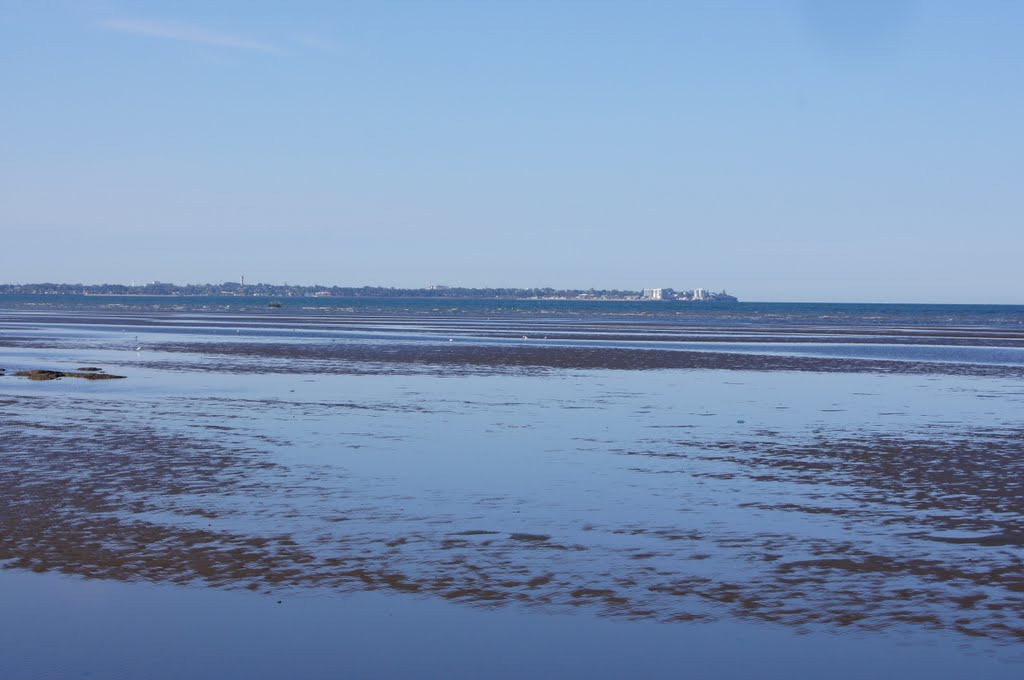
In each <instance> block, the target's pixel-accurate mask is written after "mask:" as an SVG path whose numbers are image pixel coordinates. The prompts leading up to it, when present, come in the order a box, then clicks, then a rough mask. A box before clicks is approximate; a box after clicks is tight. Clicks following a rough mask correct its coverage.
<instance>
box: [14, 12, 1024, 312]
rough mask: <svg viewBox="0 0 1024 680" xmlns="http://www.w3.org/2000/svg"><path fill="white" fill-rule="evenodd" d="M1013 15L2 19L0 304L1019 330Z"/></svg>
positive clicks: (1019, 101)
mask: <svg viewBox="0 0 1024 680" xmlns="http://www.w3.org/2000/svg"><path fill="white" fill-rule="evenodd" d="M1022 26H1024V3H1022V2H1018V1H1016V0H1007V1H1002V2H1001V1H999V0H984V1H980V2H973V3H968V2H961V1H959V0H949V1H943V0H773V1H771V2H764V1H763V0H749V1H740V0H706V1H701V2H697V1H693V2H685V1H683V0H670V1H664V2H661V1H656V0H637V1H636V2H621V1H618V2H607V1H604V0H558V1H552V0H543V1H535V0H516V1H515V2H511V1H509V2H498V1H495V0H465V1H444V0H437V1H436V2H422V1H412V0H410V1H408V2H395V1H389V0H370V1H366V2H362V1H353V2H345V1H343V0H331V1H323V2H319V1H314V0H291V1H288V2H285V1H281V2H260V1H258V0H241V1H233V0H218V1H217V2H209V1H208V0H203V1H189V0H181V1H179V2H174V3H168V2H130V1H128V0H124V1H121V0H76V1H74V2H71V1H68V2H56V1H47V0H33V1H32V2H29V1H27V0H0V236H2V239H0V244H2V246H0V247H2V251H3V255H4V256H3V258H2V264H0V283H19V282H20V283H27V282H43V281H51V282H65V283H129V282H130V281H136V282H144V281H152V280H158V281H166V282H174V283H199V282H220V281H228V280H238V279H239V277H241V276H243V275H244V276H245V278H246V281H248V282H267V283H284V282H287V283H300V284H323V285H342V286H362V285H381V286H396V287H422V286H427V285H431V284H446V285H453V286H471V287H488V286H494V287H503V286H516V287H534V286H536V287H545V286H551V287H555V288H590V287H594V288H620V289H630V290H633V289H637V290H638V289H641V288H645V287H673V288H676V289H688V288H695V287H705V288H710V289H713V290H722V289H725V290H727V291H728V292H730V293H732V294H734V295H737V296H738V297H740V299H743V300H764V301H773V300H779V301H850V302H858V301H865V302H867V301H871V302H956V303H1024V276H1022V275H1021V272H1022V270H1024V267H1022V261H1024V219H1022V217H1024V211H1022V208H1024V204H1022V202H1024V40H1021V39H1020V35H1021V27H1022Z"/></svg>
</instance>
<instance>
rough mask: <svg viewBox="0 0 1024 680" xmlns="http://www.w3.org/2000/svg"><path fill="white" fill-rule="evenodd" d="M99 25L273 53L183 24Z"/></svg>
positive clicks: (258, 44) (109, 21) (137, 21)
mask: <svg viewBox="0 0 1024 680" xmlns="http://www.w3.org/2000/svg"><path fill="white" fill-rule="evenodd" d="M99 25H100V26H102V27H103V28H105V29H107V30H110V31H120V32H122V33H135V34H137V35H148V36H151V37H154V38H166V39H168V40H181V41H184V42H191V43H199V44H201V45H214V46H216V47H230V48H232V49H238V50H262V51H264V52H274V51H276V49H275V48H274V47H273V46H272V45H268V44H266V43H261V42H258V41H255V40H249V39H248V38H243V37H241V36H237V35H232V34H230V33H221V32H219V31H213V30H210V29H208V28H204V27H202V26H195V25H192V24H184V23H179V22H175V21H156V20H153V19H106V20H104V21H101V22H99Z"/></svg>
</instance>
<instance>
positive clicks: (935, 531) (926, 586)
mask: <svg viewBox="0 0 1024 680" xmlns="http://www.w3.org/2000/svg"><path fill="white" fill-rule="evenodd" d="M49 401H50V400H49V399H48V398H45V397H38V398H35V399H28V398H15V399H7V400H5V401H4V403H3V404H2V406H0V408H2V409H3V426H2V433H0V434H2V437H3V441H4V442H5V444H4V455H3V456H0V498H2V499H3V512H2V514H0V523H2V524H0V559H2V560H4V561H5V562H6V565H7V566H8V567H17V568H25V569H33V570H36V571H48V570H57V571H62V572H66V573H73V574H80V575H85V576H90V577H98V578H115V579H127V580H134V579H147V580H156V581H172V582H176V583H190V582H202V583H206V584H210V585H215V586H221V587H230V588H251V589H259V590H271V591H277V590H282V589H294V588H306V587H312V586H316V587H329V588H334V589H341V590H358V589H391V590H396V591H404V592H409V593H421V594H433V595H438V596H441V597H445V598H449V599H452V600H458V601H465V602H471V603H475V604H483V605H492V606H493V605H499V604H505V603H513V602H515V603H520V604H522V605H528V606H547V607H566V606H584V607H588V608H591V609H593V610H595V611H598V612H600V613H603V614H608V615H614V616H624V617H638V618H654V619H658V620H665V621H673V620H677V621H684V620H695V619H712V618H718V617H721V616H723V615H731V616H737V617H743V618H751V619H759V620H765V621H775V622H780V623H784V624H787V625H792V626H798V627H805V626H815V625H819V626H820V625H825V626H842V627H845V626H858V627H864V628H881V627H887V626H892V625H915V626H929V627H941V628H947V629H954V630H957V631H960V632H962V633H964V634H966V635H974V636H985V637H989V638H993V639H998V640H1007V641H1009V640H1018V641H1020V640H1022V639H1024V628H1022V626H1021V620H1022V617H1024V598H1022V597H1021V593H1022V592H1024V577H1022V574H1024V564H1022V561H1021V554H1020V548H1021V536H1022V534H1021V529H1022V525H1021V518H1022V517H1024V507H1022V505H1021V503H1022V501H1021V499H1022V498H1024V493H1022V491H1024V490H1022V488H1021V485H1022V481H1021V480H1022V479H1024V474H1022V473H1024V470H1022V465H1024V461H1022V459H1021V457H1020V455H1019V453H1020V448H1019V444H1018V443H1017V442H1019V441H1020V440H1021V436H1022V435H1024V431H1019V430H1018V431H1002V432H967V433H961V434H959V435H957V436H953V437H950V436H949V433H943V436H942V437H936V439H933V440H916V439H913V438H906V439H904V438H899V437H896V436H888V437H884V438H879V437H877V436H873V435H869V436H863V437H861V436H858V435H857V434H856V433H850V432H831V433H827V434H821V435H818V436H816V437H815V438H814V439H813V440H811V441H788V440H785V439H784V438H780V437H772V436H770V435H769V434H767V433H762V434H761V436H757V437H755V438H754V439H748V440H735V441H705V440H700V439H665V440H662V441H660V442H659V443H658V445H657V446H658V448H657V450H650V448H649V447H648V449H645V450H644V451H642V452H632V451H628V450H620V451H617V453H618V454H619V455H625V456H630V457H636V458H637V459H638V460H645V461H650V464H644V465H643V466H641V467H634V468H632V473H633V474H634V475H640V476H642V475H645V474H654V473H669V474H676V475H686V476H690V477H691V478H692V479H694V480H698V481H701V480H709V481H711V483H716V482H717V483H723V484H724V483H727V482H728V481H735V480H736V479H737V478H745V479H746V480H747V481H748V482H751V483H754V484H755V485H756V487H754V488H756V489H760V490H762V491H761V492H760V493H757V492H754V491H748V493H747V496H748V498H747V500H745V501H744V500H742V499H740V501H739V504H740V505H742V506H743V507H745V508H746V509H748V510H752V511H754V512H755V513H756V514H755V515H750V516H748V518H749V517H755V516H759V515H768V516H773V515H779V514H782V515H786V516H787V521H786V522H783V523H781V524H779V523H773V522H767V521H766V522H764V523H763V524H760V525H759V524H750V525H739V524H736V523H731V522H713V521H709V520H712V519H713V517H708V516H706V515H705V514H703V513H701V512H698V513H697V514H694V513H684V514H680V515H679V517H678V522H677V523H675V524H672V525H656V524H655V525H647V524H636V523H628V524H617V523H611V522H599V521H594V522H585V523H584V524H582V525H581V526H579V527H574V526H572V525H571V523H570V524H567V523H563V522H560V520H558V519H554V520H553V521H550V522H549V523H548V524H547V525H546V526H543V527H540V528H541V529H542V531H537V532H536V533H528V532H521V531H509V530H508V529H506V528H504V527H501V526H492V525H479V524H477V523H476V522H474V521H472V520H470V519H469V518H467V517H460V516H449V515H445V514H442V513H439V514H438V515H436V516H432V515H429V514H417V513H416V512H415V511H411V510H407V509H405V506H406V505H407V504H408V503H407V500H408V499H405V498H403V497H401V496H395V497H391V498H389V497H386V496H383V497H382V496H378V497H374V495H373V494H368V493H366V492H365V489H364V488H361V487H363V486H364V485H365V484H366V483H367V480H361V479H352V478H348V477H347V476H346V475H344V474H342V473H340V472H338V471H337V470H333V469H322V468H316V467H294V468H293V467H289V466H287V465H284V464H281V463H278V462H274V460H273V456H272V455H270V454H269V453H267V452H266V451H263V450H261V449H260V448H259V447H258V446H253V445H243V443H242V442H243V441H245V440H246V438H242V440H238V441H232V439H233V438H232V436H231V432H232V427H233V426H232V425H230V423H231V414H230V412H225V413H220V414H218V416H219V418H220V419H221V422H222V423H226V424H221V425H220V426H219V427H220V428H222V429H219V430H218V429H207V430H206V432H207V433H208V434H206V435H205V436H202V435H198V434H181V433H174V432H173V430H171V429H165V428H162V427H161V426H160V425H159V424H157V423H158V422H159V421H149V423H148V424H147V421H146V420H145V419H142V418H140V419H139V420H135V419H128V420H125V419H124V418H123V414H122V413H121V412H120V410H119V409H118V407H117V404H114V403H106V404H104V403H93V404H92V405H91V406H87V405H85V404H83V403H81V402H65V403H62V404H59V407H60V409H61V412H62V413H64V414H65V416H64V417H65V419H66V421H67V422H60V419H59V418H54V417H53V411H52V410H51V407H52V406H53V405H52V404H49V403H47V402H49ZM281 406H282V404H281V403H273V402H270V403H267V404H265V405H264V407H265V408H266V409H267V410H279V409H280V408H281ZM194 407H195V405H192V404H187V405H186V404H182V405H181V407H180V410H179V411H178V412H177V414H176V416H177V418H178V419H181V418H184V417H185V416H186V414H187V413H188V410H189V409H190V408H194ZM206 408H207V409H212V408H215V404H207V405H206ZM301 408H303V409H306V410H308V409H309V408H311V407H310V405H308V404H304V405H302V407H301ZM247 410H248V411H249V413H250V414H251V415H252V417H254V418H256V419H259V418H260V417H261V414H260V409H259V408H258V407H254V406H253V405H252V404H250V405H249V406H248V407H247ZM72 412H73V413H74V415H73V416H71V415H70V413H72ZM171 415H172V411H171V410H168V409H167V408H165V409H164V412H163V413H162V416H161V418H164V419H167V418H170V417H171ZM54 421H56V422H54ZM247 425H248V424H247V423H243V424H240V425H239V427H240V428H241V429H242V430H245V429H246V427H247ZM648 444H650V442H649V443H648ZM694 461H698V462H699V465H694V464H693V462H694ZM709 466H711V467H712V468H713V469H714V470H715V471H714V472H712V471H708V470H707V469H706V468H708V467H709ZM801 485H802V486H806V487H807V488H806V490H804V491H801V492H794V491H793V489H794V488H795V487H796V486H801ZM774 487H778V490H773V489H774ZM780 497H781V498H783V499H786V500H780ZM754 499H757V500H754ZM705 500H706V502H711V501H710V500H708V499H705ZM492 502H497V503H515V502H516V501H515V500H514V499H493V501H492ZM715 502H718V501H715ZM708 509H709V510H713V509H714V507H713V506H709V508H708ZM697 510H700V508H697ZM555 512H556V513H557V510H556V511H555ZM819 515H830V516H832V517H834V518H835V519H837V520H838V521H839V523H840V526H841V527H842V531H841V532H839V533H840V535H833V536H826V535H815V532H814V530H813V526H812V527H804V526H802V523H803V522H804V521H805V520H804V519H801V518H806V521H809V522H813V521H814V519H815V518H816V517H817V516H819ZM787 526H788V527H790V529H789V530H783V529H780V528H779V527H787ZM773 527H774V528H773ZM560 528H561V529H562V531H561V532H560V531H559V529H560ZM808 529H811V530H808ZM559 533H563V534H564V536H560V535H559Z"/></svg>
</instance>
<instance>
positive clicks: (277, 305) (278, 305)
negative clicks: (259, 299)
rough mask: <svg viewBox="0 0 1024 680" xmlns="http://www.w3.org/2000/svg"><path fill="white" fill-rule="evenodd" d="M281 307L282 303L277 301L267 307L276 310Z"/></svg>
mask: <svg viewBox="0 0 1024 680" xmlns="http://www.w3.org/2000/svg"><path fill="white" fill-rule="evenodd" d="M280 306H281V303H280V302H278V301H277V300H274V301H273V302H271V303H270V304H269V305H267V307H275V308H276V307H280Z"/></svg>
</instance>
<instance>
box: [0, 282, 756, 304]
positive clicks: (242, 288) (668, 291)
mask: <svg viewBox="0 0 1024 680" xmlns="http://www.w3.org/2000/svg"><path fill="white" fill-rule="evenodd" d="M0 295H147V296H214V295H217V296H223V295H229V296H240V297H275V298H283V297H317V298H324V297H339V298H451V299H474V298H476V299H495V298H497V299H505V300H651V301H660V300H682V301H685V302H737V299H736V298H735V297H734V296H732V295H729V294H728V293H726V292H725V291H724V290H723V291H722V292H720V293H715V292H712V291H709V290H706V289H704V288H692V289H689V290H678V291H677V290H675V289H672V288H644V289H643V290H639V291H637V290H597V289H594V288H588V289H558V288H463V287H459V286H442V285H432V286H426V287H424V288H388V287H383V286H361V287H350V286H320V285H312V286H304V285H290V284H287V283H285V284H270V283H248V284H247V283H245V279H244V278H243V279H242V280H241V281H229V282H227V283H190V284H184V285H177V284H173V283H161V282H160V281H153V282H151V283H146V284H141V285H128V286H126V285H122V284H113V283H100V284H80V283H24V284H0Z"/></svg>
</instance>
